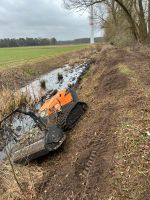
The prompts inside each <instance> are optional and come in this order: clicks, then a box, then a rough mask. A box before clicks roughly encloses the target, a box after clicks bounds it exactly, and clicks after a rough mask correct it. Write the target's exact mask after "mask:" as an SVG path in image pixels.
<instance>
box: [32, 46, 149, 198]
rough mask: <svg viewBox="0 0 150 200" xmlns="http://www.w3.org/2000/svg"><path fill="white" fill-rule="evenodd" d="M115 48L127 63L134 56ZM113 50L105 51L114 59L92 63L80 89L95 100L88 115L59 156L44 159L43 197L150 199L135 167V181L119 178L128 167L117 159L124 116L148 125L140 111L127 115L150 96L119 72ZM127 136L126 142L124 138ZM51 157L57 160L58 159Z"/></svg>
mask: <svg viewBox="0 0 150 200" xmlns="http://www.w3.org/2000/svg"><path fill="white" fill-rule="evenodd" d="M111 51H113V53H114V54H116V55H117V56H118V57H119V56H120V59H119V62H120V60H122V62H123V59H124V63H126V58H125V57H126V56H127V57H129V56H130V62H132V59H134V57H132V55H130V53H129V52H126V51H125V50H124V51H121V53H120V50H119V49H112V50H111ZM106 54H107V56H106ZM122 54H125V55H124V57H123V58H122V56H123V55H122ZM109 55H110V58H109ZM111 55H112V54H111V52H110V51H106V52H105V56H106V57H108V58H107V59H106V60H105V59H104V58H103V63H102V62H100V63H96V65H95V66H93V67H92V69H91V70H90V73H89V76H88V77H87V78H85V79H84V80H83V81H82V83H81V86H80V88H79V89H78V93H79V94H80V99H83V100H84V101H85V102H87V103H88V105H89V110H88V112H87V114H86V116H85V117H84V118H83V119H82V120H81V121H80V122H79V124H78V125H77V126H76V127H75V129H74V130H73V131H72V132H71V133H69V135H68V136H69V138H68V140H67V141H66V143H65V145H64V147H63V150H62V151H59V152H58V154H55V155H54V157H53V155H52V156H49V157H47V159H46V160H45V162H44V163H43V162H42V163H40V166H42V167H44V168H45V169H47V172H46V173H45V176H44V178H43V181H41V183H40V184H38V185H36V188H37V192H38V195H40V196H39V199H49V200H51V199H54V200H57V199H59V200H65V199H69V200H71V199H72V200H73V199H76V200H78V199H82V200H83V199H89V200H104V199H112V200H120V199H121V200H126V199H133V200H139V199H140V196H139V195H138V194H139V193H141V194H140V195H141V197H142V199H143V200H147V199H148V198H147V195H148V192H146V195H145V196H144V194H142V190H139V189H138V190H136V187H135V185H134V184H135V182H136V183H137V181H138V180H139V177H138V175H133V174H134V173H133V172H132V173H133V174H132V173H131V174H130V176H131V177H132V178H133V177H134V176H136V180H134V181H131V179H132V178H131V179H130V180H128V181H127V182H126V181H125V180H124V178H123V177H122V176H121V177H120V179H118V177H117V175H116V174H117V173H124V170H126V169H122V171H123V172H121V169H120V168H119V166H117V165H118V164H116V163H117V162H120V160H119V157H118V159H117V156H119V155H118V153H119V152H120V153H121V150H120V148H121V147H120V145H121V143H120V139H119V138H118V135H117V134H116V131H117V130H118V128H119V129H120V128H121V127H122V125H121V124H122V123H123V122H124V121H128V122H129V121H130V120H131V121H132V124H136V123H138V124H139V123H140V124H141V123H142V124H143V123H144V119H143V120H142V122H141V121H140V122H139V121H138V118H136V117H137V115H136V114H134V115H133V116H132V117H130V116H127V112H131V111H133V110H135V109H138V110H139V109H142V108H143V107H144V105H148V99H147V98H145V97H144V93H142V94H141V92H140V87H139V89H138V87H136V89H135V85H136V83H134V84H135V85H134V84H133V83H131V82H132V81H131V79H132V78H131V77H130V76H127V75H124V74H122V73H120V72H119V70H118V69H117V68H116V63H117V64H118V62H115V61H114V62H113V61H112V56H111ZM101 56H102V54H101ZM101 61H102V59H101ZM108 61H109V62H108ZM128 61H129V60H128ZM139 62H140V61H139ZM110 63H111V66H110ZM104 66H105V68H104ZM131 67H132V66H131ZM134 70H135V72H136V73H137V74H138V70H139V69H137V68H134ZM143 74H144V72H143ZM130 78H131V79H130ZM136 78H137V76H136ZM138 78H139V77H138ZM145 79H146V78H145ZM140 80H141V77H140ZM141 84H143V83H141ZM87 86H88V87H87ZM147 92H148V91H147ZM131 98H132V100H131ZM137 106H139V108H137ZM134 112H138V111H134ZM144 127H145V128H148V124H144ZM144 127H143V128H144ZM121 129H122V128H121ZM121 129H120V131H121ZM141 131H142V127H141ZM124 134H125V133H123V135H124ZM122 137H123V136H122ZM122 140H123V141H122V142H124V139H122ZM122 148H123V147H122ZM120 155H121V154H120ZM50 159H52V160H53V162H52V163H51V161H50ZM55 159H56V160H57V161H56V163H54V161H55ZM122 162H123V161H122ZM130 162H131V160H130V159H129V163H128V165H132V164H131V163H130ZM138 164H139V163H138ZM139 165H140V164H139ZM122 167H123V164H122ZM124 167H125V168H126V166H124ZM140 179H141V178H140ZM132 180H133V179H132ZM146 180H147V179H146ZM146 180H145V178H144V176H143V177H142V179H141V182H140V184H141V188H142V187H145V186H144V184H145V183H144V182H146ZM119 184H120V185H119ZM130 185H131V186H130ZM124 187H126V188H127V190H129V191H130V189H131V188H132V190H133V191H134V192H133V194H135V196H134V197H132V192H130V193H127V192H125V191H124V190H123V189H122V188H124ZM130 194H131V195H130Z"/></svg>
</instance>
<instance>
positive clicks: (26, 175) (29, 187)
mask: <svg viewBox="0 0 150 200" xmlns="http://www.w3.org/2000/svg"><path fill="white" fill-rule="evenodd" d="M14 169H15V173H16V176H17V179H18V182H19V184H20V185H21V187H22V191H20V189H19V187H18V184H17V183H16V181H15V179H14V175H13V173H12V169H11V167H10V165H9V163H7V162H6V163H3V164H2V165H1V166H0V179H1V183H0V184H1V191H2V194H1V200H14V199H16V200H29V199H30V200H31V199H37V197H36V191H35V184H36V183H38V182H39V181H40V180H41V179H42V177H43V173H44V172H43V169H42V168H41V167H38V166H36V165H34V166H32V165H28V166H22V165H14ZM4 191H5V192H4Z"/></svg>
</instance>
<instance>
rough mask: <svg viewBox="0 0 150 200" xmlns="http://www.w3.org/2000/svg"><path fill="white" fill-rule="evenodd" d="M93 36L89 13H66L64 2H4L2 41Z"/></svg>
mask: <svg viewBox="0 0 150 200" xmlns="http://www.w3.org/2000/svg"><path fill="white" fill-rule="evenodd" d="M89 35H90V30H89V22H88V14H87V13H84V14H82V15H81V14H79V13H77V12H70V11H68V10H65V9H64V7H63V4H62V0H0V38H6V37H10V38H13V37H14V38H19V37H48V38H50V37H54V36H55V37H56V39H57V40H68V39H74V38H80V37H89Z"/></svg>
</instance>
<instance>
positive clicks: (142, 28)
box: [137, 0, 148, 41]
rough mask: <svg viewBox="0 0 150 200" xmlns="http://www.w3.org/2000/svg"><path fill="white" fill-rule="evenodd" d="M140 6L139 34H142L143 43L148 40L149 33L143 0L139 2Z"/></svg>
mask: <svg viewBox="0 0 150 200" xmlns="http://www.w3.org/2000/svg"><path fill="white" fill-rule="evenodd" d="M138 6H139V13H137V14H138V15H139V26H138V28H139V34H140V39H141V41H145V40H146V39H147V36H148V33H147V24H146V20H145V15H144V9H143V4H142V1H141V0H138Z"/></svg>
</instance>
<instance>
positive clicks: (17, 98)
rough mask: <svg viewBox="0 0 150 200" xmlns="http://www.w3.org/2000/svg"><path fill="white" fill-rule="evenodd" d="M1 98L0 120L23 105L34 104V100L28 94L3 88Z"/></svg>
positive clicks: (0, 93)
mask: <svg viewBox="0 0 150 200" xmlns="http://www.w3.org/2000/svg"><path fill="white" fill-rule="evenodd" d="M0 96H1V98H0V120H2V118H3V117H4V116H6V115H7V114H10V113H11V112H12V111H14V110H15V109H16V108H18V107H19V106H20V105H22V104H23V103H28V105H32V104H33V100H32V99H31V97H30V95H29V94H28V93H21V92H19V91H12V90H9V89H6V88H3V90H2V91H1V92H0Z"/></svg>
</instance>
